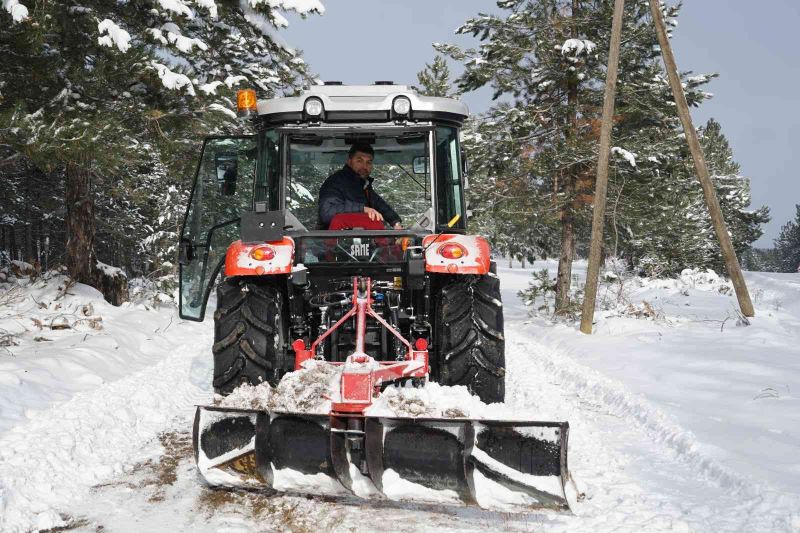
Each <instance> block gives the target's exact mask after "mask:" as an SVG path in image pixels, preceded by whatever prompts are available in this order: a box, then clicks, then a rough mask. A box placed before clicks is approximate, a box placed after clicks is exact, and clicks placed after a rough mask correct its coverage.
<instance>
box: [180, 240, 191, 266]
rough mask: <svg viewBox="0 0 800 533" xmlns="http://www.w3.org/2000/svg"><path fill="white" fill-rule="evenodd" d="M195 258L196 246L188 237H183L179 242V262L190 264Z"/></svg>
mask: <svg viewBox="0 0 800 533" xmlns="http://www.w3.org/2000/svg"><path fill="white" fill-rule="evenodd" d="M194 258H195V254H194V246H192V243H191V241H189V240H188V239H181V241H180V243H179V244H178V263H180V264H181V265H184V266H186V265H188V264H189V263H191V262H192V260H193V259H194Z"/></svg>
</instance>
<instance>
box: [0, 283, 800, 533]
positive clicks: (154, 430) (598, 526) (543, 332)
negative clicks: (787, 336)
mask: <svg viewBox="0 0 800 533" xmlns="http://www.w3.org/2000/svg"><path fill="white" fill-rule="evenodd" d="M501 278H502V283H503V288H504V289H503V290H504V293H503V299H504V302H505V315H506V336H507V364H508V383H507V391H508V392H507V402H506V404H507V406H508V408H512V409H513V410H514V411H515V412H519V413H521V414H524V415H525V416H536V417H537V418H539V419H548V420H568V421H569V422H570V426H571V428H570V446H569V453H570V455H569V460H570V469H571V471H572V473H573V475H574V477H575V478H576V480H577V482H578V484H579V486H580V488H581V489H582V490H584V491H585V493H586V498H585V500H584V501H583V502H581V503H579V504H577V505H575V509H574V511H575V514H574V515H564V514H556V513H552V512H545V511H543V512H535V513H527V514H513V513H501V512H493V511H483V510H479V509H465V508H455V507H439V506H426V505H417V504H409V503H397V502H387V501H380V502H372V503H366V502H364V501H362V500H358V499H355V498H345V499H330V498H308V497H302V496H286V495H271V496H267V495H264V494H257V493H235V492H225V491H211V490H209V489H207V488H206V487H205V486H203V484H202V482H201V481H200V479H199V478H198V476H197V474H196V472H195V469H194V466H193V461H192V458H191V442H190V435H189V431H190V427H191V419H192V415H193V405H194V404H195V403H203V402H205V401H207V400H208V399H209V398H210V396H211V391H210V381H211V379H210V377H211V357H210V344H211V336H212V326H211V324H210V323H208V322H207V323H205V324H194V323H188V322H181V321H178V320H177V318H174V317H171V314H172V313H174V310H170V309H163V310H161V311H154V310H146V309H144V308H143V306H141V305H138V306H128V307H126V308H113V307H110V306H107V305H105V304H104V303H103V302H102V301H101V300H99V299H98V296H97V295H96V293H93V292H92V291H91V290H90V289H88V288H86V287H78V288H74V290H73V292H74V293H75V294H74V295H73V296H67V297H66V298H62V299H59V300H58V302H60V303H58V304H57V305H58V306H59V308H58V309H57V310H56V309H52V308H53V307H55V305H56V303H55V302H56V301H57V300H56V299H55V298H56V294H55V290H54V288H50V287H41V288H40V289H36V290H31V289H27V292H25V293H23V294H22V295H21V296H20V298H21V299H17V300H15V301H14V302H12V303H10V304H7V305H6V306H5V307H2V308H0V309H1V310H2V312H3V314H0V328H4V329H5V330H9V329H10V328H11V327H12V323H15V324H22V323H24V324H26V326H29V325H28V322H26V321H30V320H31V317H33V318H36V319H37V320H39V321H40V322H41V321H45V323H46V320H48V319H50V318H52V315H53V314H54V313H56V312H58V313H61V314H67V315H68V316H73V315H72V314H71V313H75V316H81V309H82V307H81V306H85V305H86V304H87V303H91V304H92V305H93V309H92V312H93V314H96V315H99V316H102V318H103V325H104V327H103V328H102V329H100V330H96V329H92V330H91V331H90V330H83V329H81V328H80V324H77V323H75V324H73V327H72V328H71V329H67V330H54V331H50V332H48V333H47V334H48V335H50V336H51V337H52V339H49V340H48V341H47V342H48V344H47V345H44V344H43V341H34V340H33V339H34V337H35V336H36V335H37V330H36V328H33V327H23V328H22V329H20V330H19V332H18V337H17V338H18V339H19V343H18V344H19V345H18V346H15V347H12V348H10V353H11V356H7V355H6V356H3V358H2V359H0V399H2V401H3V405H2V406H0V531H4V532H5V531H9V532H13V531H27V530H34V529H46V528H50V527H55V526H66V527H67V528H70V529H71V530H74V531H96V530H98V528H100V527H102V529H103V531H114V532H116V531H275V530H297V531H305V530H309V531H311V530H314V531H316V530H322V531H325V530H350V529H358V530H373V529H374V530H382V529H386V527H387V524H390V525H391V528H392V529H393V530H397V531H418V530H432V529H440V530H441V529H445V530H463V531H486V530H520V531H526V530H542V531H715V532H716V531H800V490H798V485H800V482H798V481H795V483H794V484H792V483H791V481H792V479H793V478H792V476H791V474H788V475H786V477H785V478H776V477H774V476H762V477H754V476H753V475H752V473H751V471H752V470H755V468H753V466H752V461H753V459H752V457H757V454H755V453H752V454H751V455H747V454H741V453H739V452H738V451H737V450H738V448H740V447H742V448H746V446H744V445H743V444H742V443H741V442H736V443H731V444H730V446H724V443H723V444H721V443H720V442H719V441H718V440H715V438H717V437H718V434H716V433H713V432H712V433H711V434H710V436H709V437H708V438H707V439H701V438H698V436H697V430H696V429H695V428H696V427H700V426H694V425H692V424H693V422H692V419H690V418H687V417H686V415H685V414H684V411H686V410H687V409H686V408H683V409H681V408H677V407H675V408H674V409H673V407H671V403H674V404H676V405H677V404H680V403H682V401H683V400H682V398H681V394H682V393H681V392H680V391H676V392H675V393H674V394H673V395H672V396H671V397H669V398H668V400H669V401H665V400H664V398H663V397H667V396H668V394H667V393H666V392H665V391H664V390H663V389H669V388H670V387H671V386H672V385H674V384H676V383H677V381H676V380H677V379H678V378H676V377H675V371H672V372H673V373H672V374H669V373H666V372H667V367H666V366H664V367H658V368H661V369H663V370H664V372H665V373H664V374H663V375H662V376H661V379H662V381H664V383H666V385H667V386H662V387H660V388H654V393H653V394H652V395H650V394H647V393H645V392H643V391H642V390H641V389H637V387H636V384H637V383H638V381H636V380H635V379H634V378H635V377H636V376H638V375H639V374H637V373H636V372H634V371H632V370H626V365H627V367H630V368H635V367H636V364H635V361H633V360H632V357H635V353H634V354H633V355H631V353H626V352H625V351H624V343H623V345H615V344H614V343H613V342H611V341H612V340H613V339H612V337H611V336H607V335H606V336H604V335H603V331H601V330H602V328H608V327H612V326H613V325H615V324H617V322H614V319H613V318H607V319H601V320H599V321H598V330H599V333H598V335H597V337H600V339H598V340H597V343H596V344H595V346H598V347H601V348H600V349H602V350H604V351H606V352H608V350H609V346H611V347H612V348H613V349H614V350H619V351H620V352H619V353H618V356H619V359H620V361H619V363H618V364H619V365H621V367H620V370H619V371H616V372H614V371H610V370H609V368H611V367H610V366H609V365H610V363H609V362H608V358H607V357H606V358H601V357H599V356H596V355H597V354H595V356H596V357H592V354H591V353H589V351H590V350H591V346H593V345H591V344H587V341H586V339H585V338H582V337H581V336H580V334H578V333H576V332H575V331H574V329H571V328H569V327H567V326H563V325H557V326H554V325H552V324H543V323H541V322H538V321H536V320H533V321H530V320H529V319H528V316H527V311H526V309H525V308H524V306H523V305H522V304H521V302H520V301H519V299H518V298H517V296H516V293H517V291H518V290H519V289H522V288H524V287H525V286H526V285H527V282H528V280H529V279H530V271H529V270H521V269H513V270H507V269H503V270H502V272H501ZM795 282H796V278H793V279H790V280H781V279H778V278H776V277H770V276H768V277H767V279H766V280H765V281H764V282H763V288H764V290H772V291H778V292H781V291H783V293H786V291H787V290H789V291H791V290H794V289H792V287H790V286H789V285H790V284H791V283H795ZM31 294H32V295H33V297H34V301H35V302H37V305H36V306H33V305H30V306H29V305H28V304H29V303H30V300H29V299H28V297H29V296H30V295H31ZM703 296H705V295H704V294H701V293H698V296H697V298H701V297H703ZM689 298H690V299H691V297H689ZM691 301H692V303H695V300H694V299H691ZM42 303H44V304H45V305H44V306H42V305H41V304H42ZM795 309H796V308H789V309H786V310H785V311H786V312H789V311H792V313H790V315H791V319H793V320H797V319H798V316H800V313H798V314H794V310H795ZM776 312H777V311H776ZM48 313H49V314H48ZM84 314H85V313H84ZM170 320H172V321H173V322H171V323H170V325H171V327H167V323H168V321H170ZM641 322H642V321H638V322H637V323H636V324H635V325H636V327H639V328H640V329H641V330H640V331H637V335H639V336H644V337H647V335H653V334H654V333H653V332H658V331H659V328H658V327H657V326H658V325H657V324H653V323H648V324H645V325H641ZM34 323H35V322H34ZM770 324H772V323H771V322H768V323H767V325H770ZM731 327H733V326H731ZM718 328H719V326H718V325H715V326H714V328H713V329H714V330H715V331H716V330H717V329H718ZM623 329H624V328H623ZM629 329H630V328H629ZM23 330H30V331H23ZM626 331H628V330H626ZM684 331H688V332H689V333H691V332H692V331H694V330H691V329H689V330H684V329H681V328H680V327H675V328H673V330H672V331H671V332H670V335H674V336H676V337H681V335H682V333H683V332H684ZM754 332H755V334H756V335H759V334H760V335H768V338H769V340H770V341H771V342H773V344H776V345H777V344H780V343H781V342H782V341H783V338H782V337H780V335H779V334H778V333H774V332H773V333H770V329H769V328H767V327H764V328H762V329H758V330H754ZM792 334H793V335H794V336H795V337H797V336H798V335H799V334H798V333H792ZM81 339H83V340H81ZM610 339H611V340H610ZM726 341H727V342H730V340H729V339H728V338H727V337H723V338H721V342H726ZM623 342H624V339H623ZM733 342H738V341H737V340H736V339H734V341H733ZM50 343H52V344H50ZM114 346H117V348H114ZM795 346H796V344H795ZM45 348H46V350H45ZM701 348H702V347H698V348H697V350H696V354H695V355H697V354H701V353H702V349H701ZM632 349H634V348H632ZM109 351H113V355H109ZM719 351H720V350H716V351H715V353H717V352H719ZM722 351H725V349H724V347H723V348H722ZM612 355H613V353H612ZM109 358H110V359H109ZM782 364H784V365H787V367H789V368H790V370H791V371H792V372H794V373H795V374H793V375H792V376H793V377H792V380H790V381H791V384H792V385H798V386H800V382H798V381H793V380H794V379H796V374H797V372H798V368H797V362H792V361H789V360H787V361H782ZM792 365H793V366H792ZM759 368H761V370H762V371H766V370H768V366H767V365H766V364H763V363H762V365H761V367H759ZM686 373H687V374H689V373H690V372H689V371H688V370H687V372H686ZM631 376H633V377H631ZM631 380H633V381H632V383H633V384H631ZM63 381H66V382H68V383H66V384H65V383H62V382H63ZM691 399H692V398H688V399H687V400H691ZM782 399H783V400H784V401H788V402H793V401H795V400H794V399H793V398H792V397H791V395H786V394H784V395H783V396H782ZM670 402H671V403H670ZM698 409H703V410H707V409H709V407H708V406H698ZM689 410H691V409H689ZM783 418H784V419H785V420H784V419H781V418H780V417H779V416H775V420H771V421H770V422H769V423H770V424H771V425H772V426H775V429H776V430H780V431H785V432H787V433H785V434H784V436H786V435H793V434H792V433H791V431H796V429H795V428H793V427H789V422H792V419H791V417H790V415H785V416H784V417H783ZM795 421H796V419H795ZM731 424H734V429H735V422H732V423H731ZM781 424H784V425H785V426H786V427H780V426H781ZM740 435H741V437H742V440H747V439H750V438H751V437H752V432H751V430H750V429H745V430H743V431H742V433H740ZM776 435H777V434H776ZM787 446H788V447H789V448H790V449H789V450H788V451H786V453H789V452H791V451H792V449H791V446H792V444H791V439H789V444H788V445H787ZM793 450H795V451H797V450H798V448H797V442H796V441H794V448H793ZM764 456H765V457H767V459H766V461H767V462H768V463H769V464H765V468H767V469H769V468H774V467H775V466H776V465H775V463H776V462H777V461H779V460H784V458H785V457H786V454H785V453H779V454H778V455H775V454H774V453H773V454H772V455H769V454H768V453H766V452H765V453H764ZM726 457H733V460H730V461H726V460H725V458H726ZM737 461H738V462H737ZM748 461H750V462H748ZM797 461H798V460H797V459H796V460H795V463H794V464H788V463H787V464H788V468H797V463H796V462H797ZM740 462H743V463H745V464H744V465H743V466H742V467H741V468H737V465H738V464H739V463H740ZM775 469H776V470H778V469H779V468H775ZM795 479H796V477H795ZM376 513H379V518H378V515H377V514H376Z"/></svg>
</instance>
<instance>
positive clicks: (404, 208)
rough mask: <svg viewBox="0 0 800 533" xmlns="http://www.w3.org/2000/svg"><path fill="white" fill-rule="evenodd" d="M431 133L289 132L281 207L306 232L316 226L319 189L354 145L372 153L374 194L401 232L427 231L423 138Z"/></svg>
mask: <svg viewBox="0 0 800 533" xmlns="http://www.w3.org/2000/svg"><path fill="white" fill-rule="evenodd" d="M430 136H431V132H430V131H429V130H426V131H408V130H407V129H406V130H402V131H401V132H399V133H398V132H397V130H395V132H384V133H374V134H373V133H359V134H358V136H354V135H352V134H347V133H339V134H336V133H319V134H316V133H314V134H309V133H294V134H290V135H289V136H288V150H289V157H288V168H287V175H286V185H287V187H286V191H287V197H286V209H287V210H288V211H289V212H291V213H292V214H293V215H294V216H295V217H296V218H297V220H298V221H299V222H300V223H301V224H302V225H303V226H304V227H305V228H306V229H309V230H313V229H320V227H319V225H318V206H319V190H320V187H321V186H322V184H323V182H324V181H325V179H326V178H327V177H328V176H330V175H331V174H333V173H334V172H336V171H338V170H340V169H341V168H342V167H343V166H344V165H345V162H346V161H347V152H348V150H349V148H350V146H351V145H352V144H354V143H356V142H360V143H363V142H366V143H368V144H370V145H371V146H372V148H373V150H374V152H375V156H374V159H373V167H372V173H371V176H372V177H373V178H374V182H373V184H372V186H373V188H374V190H375V191H376V192H377V193H378V194H379V195H381V197H382V198H383V199H384V200H386V202H387V203H388V204H389V205H390V206H391V207H392V208H393V209H394V210H395V211H396V212H397V214H398V215H400V218H401V219H402V224H403V226H404V227H406V228H411V227H414V228H417V229H427V230H432V229H433V201H432V200H431V174H430V172H431V171H430V167H431V165H430V163H429V161H428V160H429V157H428V154H429V142H430V141H429V139H430Z"/></svg>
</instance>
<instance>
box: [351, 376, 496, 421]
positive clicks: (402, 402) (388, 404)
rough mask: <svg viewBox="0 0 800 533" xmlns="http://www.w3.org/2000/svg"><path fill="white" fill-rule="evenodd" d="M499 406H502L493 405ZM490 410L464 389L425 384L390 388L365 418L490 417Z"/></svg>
mask: <svg viewBox="0 0 800 533" xmlns="http://www.w3.org/2000/svg"><path fill="white" fill-rule="evenodd" d="M496 407H501V406H496ZM491 412H492V408H491V407H490V406H488V405H486V404H485V403H483V402H481V401H480V399H478V397H477V396H473V395H471V394H470V393H469V391H468V390H467V388H466V387H461V386H458V387H443V386H441V385H439V384H438V383H433V382H428V383H426V384H425V386H424V387H421V388H415V387H412V386H411V384H410V383H408V384H406V385H405V386H404V387H394V386H389V387H387V388H386V390H384V392H383V394H381V395H380V397H378V399H377V400H376V401H375V403H373V404H372V405H371V406H370V407H369V409H367V411H366V413H365V414H367V415H368V416H392V417H393V416H400V417H414V418H416V417H428V418H491V417H492V416H491V414H490V413H491Z"/></svg>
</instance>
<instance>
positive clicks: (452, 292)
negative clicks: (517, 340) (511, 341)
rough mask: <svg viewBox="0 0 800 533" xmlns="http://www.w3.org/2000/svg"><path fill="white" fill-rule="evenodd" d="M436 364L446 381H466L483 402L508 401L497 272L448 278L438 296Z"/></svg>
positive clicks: (441, 378)
mask: <svg viewBox="0 0 800 533" xmlns="http://www.w3.org/2000/svg"><path fill="white" fill-rule="evenodd" d="M435 342H436V346H437V359H438V361H437V363H438V364H437V365H436V366H437V367H438V372H437V373H438V378H439V382H440V383H441V384H443V385H465V386H466V387H467V389H469V391H470V392H472V393H473V394H476V395H477V396H478V397H479V398H480V399H481V401H483V402H484V403H494V402H502V401H504V400H505V373H506V369H505V367H506V356H505V337H504V332H503V303H502V301H501V299H500V280H499V279H498V277H497V275H496V274H494V273H491V272H490V273H488V274H486V275H482V276H458V277H453V278H451V279H449V280H448V281H447V282H446V283H445V284H444V286H443V287H442V288H441V290H440V291H439V294H438V295H437V296H436V338H435Z"/></svg>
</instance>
